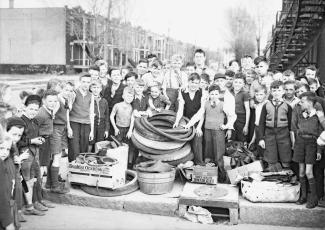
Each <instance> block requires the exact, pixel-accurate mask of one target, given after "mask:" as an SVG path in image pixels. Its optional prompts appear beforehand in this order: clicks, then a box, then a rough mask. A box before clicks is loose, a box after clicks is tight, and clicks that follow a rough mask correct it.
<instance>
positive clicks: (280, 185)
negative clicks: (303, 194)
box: [241, 170, 300, 202]
mask: <svg viewBox="0 0 325 230" xmlns="http://www.w3.org/2000/svg"><path fill="white" fill-rule="evenodd" d="M241 191H242V194H243V197H244V198H246V199H247V200H249V201H251V202H296V201H297V200H298V199H299V194H300V184H299V182H297V177H296V176H295V175H294V173H293V172H292V171H291V170H283V171H281V172H260V173H251V174H250V175H249V176H247V177H245V178H244V179H243V180H242V181H241Z"/></svg>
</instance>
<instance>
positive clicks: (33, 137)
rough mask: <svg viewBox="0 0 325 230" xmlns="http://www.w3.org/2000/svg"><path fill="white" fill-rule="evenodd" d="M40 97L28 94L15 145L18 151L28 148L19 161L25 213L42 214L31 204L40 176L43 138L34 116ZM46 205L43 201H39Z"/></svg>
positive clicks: (39, 104)
mask: <svg viewBox="0 0 325 230" xmlns="http://www.w3.org/2000/svg"><path fill="white" fill-rule="evenodd" d="M41 101H42V99H41V98H40V97H39V96H38V95H30V96H28V97H27V98H26V101H25V110H24V112H23V115H22V116H21V119H22V120H23V121H24V123H25V129H24V132H23V135H22V137H21V139H20V141H18V142H17V147H18V150H19V152H20V153H23V152H25V151H26V150H28V152H29V157H28V158H27V159H26V160H25V161H23V162H22V163H21V174H22V176H23V178H24V179H25V181H26V184H27V187H28V192H25V197H26V203H27V205H26V206H25V209H24V214H25V215H38V216H43V215H44V212H42V211H39V210H36V209H35V208H34V206H33V193H34V191H33V190H34V183H35V181H36V178H38V177H39V176H40V166H39V146H40V145H42V144H43V142H44V138H43V137H41V136H40V135H39V128H38V124H37V121H36V119H35V116H36V115H37V113H38V111H39V108H40V106H41ZM40 203H41V204H42V205H43V206H47V204H46V203H45V202H44V203H43V202H40Z"/></svg>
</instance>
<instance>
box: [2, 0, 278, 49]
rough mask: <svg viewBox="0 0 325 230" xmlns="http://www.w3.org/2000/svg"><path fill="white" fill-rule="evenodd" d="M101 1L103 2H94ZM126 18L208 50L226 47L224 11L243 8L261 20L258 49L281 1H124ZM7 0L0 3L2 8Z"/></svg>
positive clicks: (25, 1) (22, 0)
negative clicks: (126, 11)
mask: <svg viewBox="0 0 325 230" xmlns="http://www.w3.org/2000/svg"><path fill="white" fill-rule="evenodd" d="M92 1H96V0H15V8H33V7H62V6H64V5H68V6H76V5H81V6H82V7H83V8H88V7H89V6H90V4H91V2H92ZM97 1H105V0H97ZM127 1H128V3H129V5H128V8H129V9H128V15H127V19H128V20H129V21H130V22H131V23H132V24H133V25H139V26H142V27H143V28H145V29H149V30H151V31H153V32H156V33H159V34H165V35H169V36H170V37H173V38H175V39H178V40H181V41H184V42H189V43H192V44H194V45H196V46H200V47H202V48H208V49H211V50H216V49H222V48H227V47H228V45H229V38H230V36H231V34H230V32H229V29H228V28H229V27H228V23H229V22H228V18H227V10H228V9H229V8H232V7H243V8H246V9H247V10H248V12H249V13H251V14H252V16H253V17H255V18H256V17H257V16H259V17H260V18H262V21H263V22H264V23H263V30H262V39H261V47H262V49H263V48H264V47H265V46H266V42H267V38H268V35H269V34H270V32H271V28H272V25H273V24H274V23H275V17H276V12H277V11H279V10H281V6H282V0H127ZM8 5H9V0H0V8H6V7H8Z"/></svg>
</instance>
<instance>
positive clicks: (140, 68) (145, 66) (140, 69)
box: [137, 62, 148, 75]
mask: <svg viewBox="0 0 325 230" xmlns="http://www.w3.org/2000/svg"><path fill="white" fill-rule="evenodd" d="M137 70H138V74H139V75H143V74H145V73H147V72H148V64H147V63H145V62H140V63H139V64H138V65H137Z"/></svg>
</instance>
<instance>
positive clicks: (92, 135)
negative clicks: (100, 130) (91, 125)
mask: <svg viewBox="0 0 325 230" xmlns="http://www.w3.org/2000/svg"><path fill="white" fill-rule="evenodd" d="M92 140H94V132H92V131H90V133H89V141H92Z"/></svg>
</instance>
